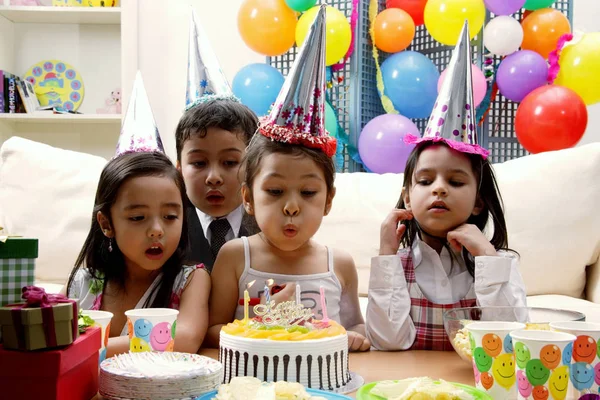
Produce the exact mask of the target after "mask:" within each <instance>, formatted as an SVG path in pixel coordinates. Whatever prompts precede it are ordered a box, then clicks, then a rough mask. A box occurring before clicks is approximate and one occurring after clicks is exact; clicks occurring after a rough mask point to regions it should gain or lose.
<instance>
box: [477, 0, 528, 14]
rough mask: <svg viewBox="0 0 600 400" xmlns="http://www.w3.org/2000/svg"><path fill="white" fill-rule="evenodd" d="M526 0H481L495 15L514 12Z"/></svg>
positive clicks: (521, 6)
mask: <svg viewBox="0 0 600 400" xmlns="http://www.w3.org/2000/svg"><path fill="white" fill-rule="evenodd" d="M525 1H526V0H483V2H484V3H485V6H486V7H487V9H488V10H490V12H493V13H494V14H496V15H510V14H512V13H516V12H517V11H519V10H520V9H521V8H523V6H524V5H525Z"/></svg>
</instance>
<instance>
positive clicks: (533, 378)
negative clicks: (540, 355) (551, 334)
mask: <svg viewBox="0 0 600 400" xmlns="http://www.w3.org/2000/svg"><path fill="white" fill-rule="evenodd" d="M525 375H527V380H528V381H529V383H531V386H534V387H535V386H541V385H544V384H545V383H546V382H548V378H550V370H549V369H548V368H546V367H545V366H544V364H542V360H538V359H537V358H534V359H533V360H529V362H528V363H527V367H526V368H525Z"/></svg>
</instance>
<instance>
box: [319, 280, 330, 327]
mask: <svg viewBox="0 0 600 400" xmlns="http://www.w3.org/2000/svg"><path fill="white" fill-rule="evenodd" d="M319 291H320V292H321V309H322V310H323V322H329V317H328V316H327V302H326V301H325V288H324V287H323V286H321V287H320V288H319Z"/></svg>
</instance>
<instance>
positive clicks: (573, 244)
mask: <svg viewBox="0 0 600 400" xmlns="http://www.w3.org/2000/svg"><path fill="white" fill-rule="evenodd" d="M494 168H495V170H496V174H497V178H498V183H499V185H500V190H501V193H502V196H503V198H504V203H505V210H506V220H507V225H508V231H509V246H510V247H511V248H513V249H514V250H516V251H518V252H519V253H520V255H521V272H522V274H523V278H524V280H525V284H526V286H527V294H528V295H536V294H549V293H554V294H562V295H566V296H573V297H582V295H583V291H584V287H585V282H586V278H585V268H586V265H590V264H593V263H594V262H595V261H596V260H598V256H599V252H600V213H598V212H596V209H597V204H598V199H600V179H599V178H598V177H599V176H600V143H594V144H589V145H586V146H582V147H578V148H574V149H568V150H562V151H557V152H551V153H543V154H538V155H531V156H527V157H523V158H520V159H516V160H511V161H507V162H505V163H502V164H496V165H495V166H494ZM402 179H403V176H402V174H385V175H376V174H366V173H352V174H338V175H337V178H336V187H337V194H336V196H335V199H334V201H333V208H332V210H331V213H330V214H329V215H328V216H327V217H325V219H324V220H323V224H322V225H321V228H320V229H319V232H317V234H316V235H315V239H316V240H318V241H320V242H322V243H324V244H326V245H329V246H332V247H338V248H341V249H345V250H347V251H349V252H350V254H351V255H352V256H353V257H354V261H355V263H356V265H357V267H358V274H359V292H360V293H361V294H366V293H367V290H368V284H369V268H370V259H371V257H373V256H375V255H377V254H378V249H379V228H380V225H381V222H382V221H383V219H384V218H385V216H386V215H387V214H388V212H389V211H390V210H391V209H392V208H393V207H394V206H395V204H396V202H397V200H398V197H399V195H400V189H401V186H402Z"/></svg>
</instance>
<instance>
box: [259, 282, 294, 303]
mask: <svg viewBox="0 0 600 400" xmlns="http://www.w3.org/2000/svg"><path fill="white" fill-rule="evenodd" d="M277 288H278V289H279V290H278V291H274V290H273V289H274V287H272V288H271V293H272V294H271V301H274V302H275V304H279V303H283V302H284V301H291V300H294V299H295V297H296V285H294V284H292V283H284V284H283V285H279V286H278V287H277ZM274 292H275V293H274ZM260 303H261V304H265V303H266V299H265V293H264V292H261V293H260Z"/></svg>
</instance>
